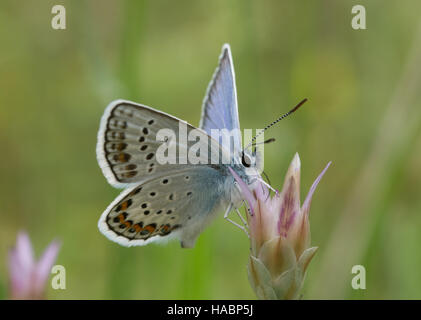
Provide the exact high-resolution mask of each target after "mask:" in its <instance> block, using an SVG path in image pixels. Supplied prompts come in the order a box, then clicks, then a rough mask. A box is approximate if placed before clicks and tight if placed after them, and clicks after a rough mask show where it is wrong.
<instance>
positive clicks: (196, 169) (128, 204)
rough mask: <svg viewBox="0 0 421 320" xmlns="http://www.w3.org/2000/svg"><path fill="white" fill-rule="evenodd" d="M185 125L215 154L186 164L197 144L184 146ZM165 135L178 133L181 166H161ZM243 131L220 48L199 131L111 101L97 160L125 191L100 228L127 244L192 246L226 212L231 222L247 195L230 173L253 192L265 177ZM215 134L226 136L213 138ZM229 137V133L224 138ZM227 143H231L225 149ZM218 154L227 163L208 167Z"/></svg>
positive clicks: (227, 53) (226, 49)
mask: <svg viewBox="0 0 421 320" xmlns="http://www.w3.org/2000/svg"><path fill="white" fill-rule="evenodd" d="M181 125H184V126H185V128H186V131H187V132H186V133H187V134H190V133H191V132H195V134H196V135H199V136H200V138H204V139H205V140H206V141H207V142H208V143H209V144H210V145H211V146H212V148H210V149H211V150H212V152H210V153H209V154H204V155H200V157H199V158H200V160H203V161H201V162H200V163H199V164H192V163H189V162H188V161H185V160H186V159H185V156H184V158H183V159H181V158H182V156H180V155H181V154H184V155H186V154H189V153H188V150H189V149H191V148H193V146H194V145H196V146H197V142H196V141H187V142H184V143H181V142H180V141H179V138H181V137H180V134H181V133H180V130H179V128H180V126H181ZM162 129H170V130H172V132H174V137H175V139H172V143H173V144H174V146H176V147H177V148H178V150H179V153H177V156H176V158H177V159H176V160H178V162H177V163H164V164H161V163H160V162H159V161H158V160H159V159H158V151H159V148H160V146H162V144H163V143H168V141H164V142H160V141H157V136H158V135H159V132H160V130H162ZM222 129H225V131H224V130H222ZM239 129H240V123H239V117H238V106H237V93H236V86H235V75H234V66H233V61H232V55H231V49H230V46H229V45H228V44H225V45H224V46H223V47H222V53H221V55H220V57H219V65H218V67H217V69H216V71H215V73H214V75H213V78H212V80H211V82H210V84H209V86H208V89H207V92H206V95H205V99H204V101H203V106H202V116H201V120H200V125H199V128H195V127H194V126H192V125H190V124H188V123H186V122H185V121H183V120H180V119H178V118H176V117H173V116H171V115H169V114H166V113H164V112H161V111H158V110H155V109H153V108H150V107H148V106H145V105H142V104H138V103H134V102H131V101H126V100H116V101H113V102H111V103H110V104H109V105H108V106H107V108H106V110H105V112H104V114H103V116H102V118H101V122H100V127H99V131H98V142H97V148H96V153H97V160H98V163H99V166H100V167H101V169H102V172H103V174H104V176H105V177H106V179H107V180H108V182H109V183H110V184H111V185H112V186H114V187H117V188H125V190H124V191H123V192H122V193H121V194H120V195H119V196H118V197H117V198H116V199H115V200H114V201H113V202H112V203H111V204H110V205H109V206H108V207H107V208H106V210H105V211H104V212H103V214H102V215H101V217H100V219H99V222H98V227H99V230H100V231H101V232H102V233H103V234H104V235H105V236H106V237H107V238H109V239H110V240H112V241H115V242H117V243H119V244H121V245H123V246H141V245H146V244H148V243H151V242H160V241H166V240H169V239H173V238H176V239H179V240H180V243H181V246H182V247H184V248H190V247H194V245H195V242H196V239H197V237H198V236H199V234H200V233H201V232H202V231H203V230H204V228H205V227H206V226H207V225H208V224H209V223H210V222H211V221H212V220H213V219H214V218H215V217H216V215H217V214H218V213H219V212H221V211H224V212H225V215H224V217H225V218H227V219H228V220H230V219H229V218H228V213H229V212H230V211H231V210H232V209H233V208H238V207H239V206H240V205H241V202H242V196H241V194H240V192H239V188H238V186H237V183H236V182H235V180H234V178H233V175H232V174H231V172H230V170H234V171H235V173H236V174H237V175H238V176H240V177H241V178H242V179H243V180H244V181H245V183H246V184H247V185H248V186H249V187H250V188H251V189H252V188H253V184H254V182H255V181H256V179H259V177H260V175H259V170H258V168H259V165H260V164H259V161H258V157H257V155H256V152H255V151H254V152H253V151H248V149H247V150H243V149H242V145H241V133H240V130H239ZM214 130H222V132H225V133H223V134H222V135H220V136H218V137H215V135H214ZM226 132H230V133H231V135H230V136H229V137H226V136H224V134H225V135H226ZM225 138H227V140H224V139H225ZM200 141H202V140H200ZM222 141H230V142H231V143H230V144H229V146H228V147H226V144H223V143H222ZM199 144H200V142H199ZM208 149H209V148H208ZM214 156H217V157H220V158H222V157H226V158H228V159H229V161H228V163H222V161H219V162H217V163H214V162H212V161H210V160H211V157H214ZM230 221H231V222H233V221H232V220H230ZM233 223H234V224H236V223H235V222H233ZM237 225H238V224H237Z"/></svg>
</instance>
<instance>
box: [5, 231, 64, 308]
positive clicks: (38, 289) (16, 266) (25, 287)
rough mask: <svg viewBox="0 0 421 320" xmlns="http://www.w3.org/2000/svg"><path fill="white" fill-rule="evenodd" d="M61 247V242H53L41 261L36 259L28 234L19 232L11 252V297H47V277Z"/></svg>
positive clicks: (20, 298)
mask: <svg viewBox="0 0 421 320" xmlns="http://www.w3.org/2000/svg"><path fill="white" fill-rule="evenodd" d="M59 248H60V244H59V243H58V242H57V241H53V242H51V244H50V245H49V246H48V247H47V249H45V251H44V253H43V254H42V256H41V258H40V259H39V261H35V260H34V253H33V250H32V245H31V241H30V240H29V237H28V235H27V234H26V233H25V232H20V233H19V234H18V236H17V240H16V246H15V247H14V248H12V249H11V250H10V252H9V281H10V299H14V300H34V299H35V300H38V299H44V298H45V287H46V283H47V279H48V277H49V275H50V271H51V268H52V266H53V264H54V262H55V260H56V257H57V254H58V251H59Z"/></svg>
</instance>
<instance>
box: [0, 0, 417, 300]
mask: <svg viewBox="0 0 421 320" xmlns="http://www.w3.org/2000/svg"><path fill="white" fill-rule="evenodd" d="M55 4H63V5H65V8H66V10H67V12H66V17H67V21H66V22H67V29H66V30H53V29H52V28H51V18H52V17H53V15H52V14H51V8H52V6H53V5H55ZM355 4H363V5H365V7H366V10H367V30H360V31H356V30H353V29H352V28H351V19H352V17H353V15H352V14H351V8H352V6H353V5H355ZM420 10H421V2H420V1H417V0H411V1H409V0H408V1H405V2H403V1H397V0H393V1H392V0H390V1H381V0H371V1H363V0H360V1H337V0H329V1H328V0H326V1H294V0H289V1H275V0H273V1H246V0H238V1H222V0H218V1H203V0H200V1H186V0H182V1H117V0H113V1H111V0H107V1H105V0H97V1H59V0H56V1H13V0H7V1H5V0H3V1H1V2H0V39H1V51H0V145H1V149H2V151H1V160H0V179H1V180H0V181H1V183H0V203H1V210H0V221H1V222H0V298H6V297H7V261H6V256H7V251H8V249H9V248H10V247H11V246H13V244H14V242H15V238H16V234H17V232H18V231H19V230H27V231H28V232H29V234H30V237H31V239H32V241H33V244H34V246H35V249H36V253H37V255H39V254H40V253H41V251H42V250H43V248H44V247H46V246H47V244H48V243H49V242H50V241H51V240H52V239H54V238H58V239H60V240H61V241H62V248H61V251H60V253H59V256H58V260H57V262H56V263H57V264H62V265H64V266H65V268H66V271H67V274H66V275H67V289H66V290H62V291H60V290H52V289H51V288H50V289H49V291H48V297H49V298H52V299H69V298H70V299H74V298H81V299H226V298H229V299H237V298H238V299H248V298H251V299H253V298H254V297H255V296H254V294H253V292H252V290H251V289H250V287H249V284H248V281H247V274H246V262H247V259H248V247H249V243H248V240H247V238H246V237H245V235H244V234H243V233H242V232H240V230H238V229H237V228H235V227H233V226H232V225H231V224H229V223H227V222H225V221H224V219H222V215H221V216H220V217H219V218H218V219H217V220H216V221H215V222H214V223H213V224H212V226H211V227H209V228H208V229H206V231H205V232H204V233H203V234H202V235H201V236H200V237H199V239H198V243H197V245H196V247H195V248H194V249H191V250H185V249H181V248H180V247H179V243H177V242H172V243H170V244H168V245H166V246H159V245H149V246H146V247H135V248H124V247H121V246H119V245H117V244H115V243H113V242H111V241H109V240H107V239H106V238H105V237H104V236H103V235H101V234H100V233H99V231H98V229H97V220H98V218H99V216H100V214H101V213H102V211H103V210H104V209H105V208H106V206H107V205H108V204H109V203H110V202H111V201H112V200H113V199H114V197H116V196H117V195H118V194H119V191H118V190H116V189H113V188H112V187H111V186H109V185H108V184H107V182H106V180H105V178H104V177H103V175H102V173H101V171H100V169H99V167H98V164H97V161H96V157H95V144H96V134H97V130H98V126H99V120H100V117H101V115H102V113H103V111H104V108H105V106H106V105H107V104H108V103H109V102H110V101H112V100H114V99H117V98H124V99H131V100H134V101H137V102H140V103H143V104H146V105H149V106H152V107H155V108H157V109H160V110H162V111H165V112H167V113H170V114H173V115H175V116H177V117H179V118H182V119H185V120H187V121H188V122H190V123H192V124H195V125H198V123H199V117H200V108H201V101H202V99H203V95H204V93H205V89H206V87H207V84H208V82H209V80H210V78H211V75H212V73H213V71H214V69H215V67H216V65H217V58H218V55H219V54H220V49H221V46H222V44H223V43H225V42H228V43H230V44H231V48H232V53H233V58H234V64H235V70H236V77H237V89H238V101H239V109H240V118H241V119H240V120H241V125H242V127H243V128H261V127H263V126H265V125H266V124H267V123H269V122H271V121H272V120H273V119H274V118H275V117H277V116H278V115H279V114H281V113H283V112H286V111H287V110H289V109H290V108H291V107H292V106H293V105H294V104H295V103H297V102H298V101H299V100H301V99H303V98H305V97H307V98H309V102H308V103H307V104H306V105H305V106H304V107H303V109H301V110H300V111H299V112H298V113H296V114H295V115H294V116H292V117H290V118H289V119H288V120H285V121H283V122H282V124H280V125H279V126H277V127H275V128H273V129H271V130H270V131H269V132H267V134H266V137H267V138H269V137H272V136H273V137H275V138H276V140H277V142H276V143H274V144H270V145H267V146H266V148H265V171H266V172H267V173H268V174H269V176H270V178H271V182H272V185H273V186H275V187H277V188H279V187H280V186H281V183H282V181H283V175H284V173H285V172H286V169H287V167H288V164H289V162H290V161H291V160H292V157H293V155H294V153H295V152H299V154H300V157H301V161H302V183H301V189H302V191H301V195H302V198H304V196H305V194H306V193H307V190H308V188H309V187H310V185H311V183H312V181H313V180H314V179H315V177H316V176H317V175H318V174H319V172H320V171H321V170H322V168H323V167H324V166H325V165H326V163H327V162H328V161H332V162H333V165H332V166H331V168H330V169H329V171H328V172H327V174H326V175H325V177H324V178H323V180H322V182H321V184H320V185H319V188H318V190H317V192H316V194H315V196H314V198H313V205H312V210H311V213H310V215H311V218H310V220H311V225H312V243H313V244H314V245H317V246H319V252H318V253H317V255H316V257H315V258H314V259H313V262H312V263H311V265H310V267H309V272H308V274H307V280H306V284H305V288H304V290H303V294H304V298H305V299H325V298H334V299H343V298H352V299H355V298H362V299H382V298H386V299H395V298H396V299H403V298H405V299H416V298H421V250H420V246H421V214H420V213H421V212H420V211H421V197H420V190H421V163H420V159H421V139H420V133H421V132H420V128H421V103H420V98H421V90H419V88H421V73H420V70H421V28H420V26H421V25H420V22H421V20H420V17H419V12H420ZM357 264H362V265H364V266H365V267H366V270H367V289H366V290H359V291H356V290H353V289H352V287H351V279H352V277H353V275H352V274H351V268H352V266H353V265H357Z"/></svg>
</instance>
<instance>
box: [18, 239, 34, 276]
mask: <svg viewBox="0 0 421 320" xmlns="http://www.w3.org/2000/svg"><path fill="white" fill-rule="evenodd" d="M15 252H16V255H17V257H16V260H17V261H18V262H19V264H20V265H21V266H24V267H25V269H30V268H32V266H33V265H34V263H35V262H34V252H33V250H32V245H31V241H30V240H29V236H28V234H27V233H26V232H19V234H18V237H17V240H16V247H15Z"/></svg>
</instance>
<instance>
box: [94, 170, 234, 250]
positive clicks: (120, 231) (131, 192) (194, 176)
mask: <svg viewBox="0 0 421 320" xmlns="http://www.w3.org/2000/svg"><path fill="white" fill-rule="evenodd" d="M186 168H187V167H186ZM222 168H223V167H222V166H218V167H214V168H212V167H210V166H206V165H197V166H190V167H188V168H187V169H185V170H180V171H178V172H173V173H171V174H169V175H166V176H163V177H159V178H154V179H150V180H148V181H146V182H143V183H141V184H139V185H136V186H133V187H130V188H128V189H126V190H124V191H123V192H122V193H121V194H120V196H119V197H117V198H116V199H115V200H114V201H113V202H112V203H111V204H110V205H109V206H108V208H107V209H106V210H105V211H104V213H103V214H102V216H101V218H100V220H99V222H98V227H99V229H100V231H101V232H102V233H103V234H104V235H105V236H106V237H107V238H109V239H110V240H112V241H115V242H117V243H119V244H121V245H124V246H138V245H145V244H147V243H150V242H157V241H161V240H168V239H170V238H174V237H175V238H178V239H180V240H181V243H182V246H184V247H192V246H193V245H194V243H195V240H196V238H197V236H198V235H199V233H200V232H201V231H202V230H203V228H204V227H205V226H206V225H207V223H208V222H209V221H210V220H211V218H212V217H213V214H214V213H217V212H218V211H219V210H218V209H221V203H226V201H228V200H227V199H226V197H227V195H226V192H225V191H224V185H225V181H226V179H232V176H228V173H227V171H225V170H224V169H222ZM224 201H225V202H224Z"/></svg>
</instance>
